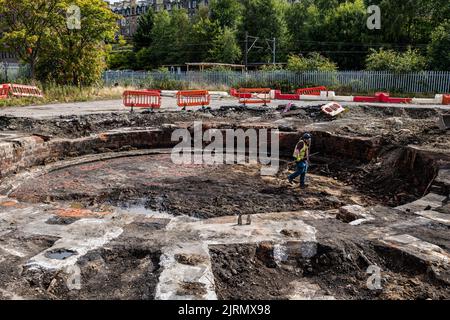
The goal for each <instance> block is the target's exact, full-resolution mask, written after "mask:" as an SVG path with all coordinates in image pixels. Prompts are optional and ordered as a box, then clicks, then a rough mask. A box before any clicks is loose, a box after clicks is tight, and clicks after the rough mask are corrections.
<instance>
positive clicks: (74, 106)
mask: <svg viewBox="0 0 450 320" xmlns="http://www.w3.org/2000/svg"><path fill="white" fill-rule="evenodd" d="M289 102H290V101H286V100H274V101H272V102H271V103H270V104H269V106H270V107H273V108H275V107H277V106H278V105H280V104H287V103H289ZM328 102H329V101H294V103H295V104H296V105H297V106H308V105H310V106H311V105H320V104H326V103H328ZM341 104H342V105H343V106H358V105H361V103H355V102H342V103H341ZM231 105H238V101H237V100H236V99H233V98H221V99H212V100H211V105H210V107H211V108H213V109H217V108H219V107H221V106H231ZM364 105H368V106H379V107H399V108H401V107H408V108H420V109H434V108H437V109H442V110H449V109H450V108H449V107H448V106H443V105H426V106H424V105H412V104H408V105H399V104H386V103H365V104H364ZM189 109H190V110H196V109H198V108H197V107H194V108H189ZM167 110H168V111H177V110H181V108H179V107H178V106H177V104H176V99H175V98H172V97H163V98H162V108H161V109H160V110H159V111H167ZM111 112H129V108H125V107H124V106H123V104H122V100H104V101H91V102H73V103H58V104H48V105H37V106H26V107H6V108H0V116H13V117H29V118H36V119H42V118H53V117H59V116H70V115H85V114H98V113H111ZM137 112H140V110H138V111H137Z"/></svg>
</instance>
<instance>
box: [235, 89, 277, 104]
mask: <svg viewBox="0 0 450 320" xmlns="http://www.w3.org/2000/svg"><path fill="white" fill-rule="evenodd" d="M270 91H271V89H270V88H240V89H239V90H238V94H239V95H240V96H243V95H246V96H245V97H244V96H243V97H241V98H239V103H241V104H243V105H244V107H245V106H246V105H247V104H262V105H263V106H267V103H270V101H271V100H270ZM248 94H250V97H248Z"/></svg>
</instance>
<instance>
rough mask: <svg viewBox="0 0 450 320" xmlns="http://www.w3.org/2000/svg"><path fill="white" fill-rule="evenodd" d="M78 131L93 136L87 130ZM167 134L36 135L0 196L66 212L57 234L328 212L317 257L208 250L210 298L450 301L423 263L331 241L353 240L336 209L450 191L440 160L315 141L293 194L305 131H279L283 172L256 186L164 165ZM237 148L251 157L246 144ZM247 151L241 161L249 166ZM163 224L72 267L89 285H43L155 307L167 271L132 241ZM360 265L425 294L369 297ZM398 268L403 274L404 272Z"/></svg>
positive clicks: (162, 129) (241, 175)
mask: <svg viewBox="0 0 450 320" xmlns="http://www.w3.org/2000/svg"><path fill="white" fill-rule="evenodd" d="M83 128H84V129H85V130H86V131H89V130H91V129H92V128H91V127H90V125H88V124H85V125H84V126H83ZM211 128H217V129H218V130H220V131H221V132H224V130H226V129H227V128H224V127H223V126H215V125H214V124H208V125H207V126H204V127H203V131H204V130H207V129H211ZM233 128H234V129H236V127H235V126H234V127H233ZM239 128H241V129H244V130H246V129H249V128H254V127H252V126H247V127H246V126H242V127H239ZM175 129H177V127H176V126H173V125H171V126H157V127H150V128H149V127H146V128H121V129H116V130H111V131H105V132H101V133H93V134H91V135H86V136H81V137H78V138H65V137H49V136H45V135H44V136H43V135H41V134H35V135H32V136H26V137H20V138H17V137H12V138H11V140H9V141H6V142H4V143H5V145H7V146H8V148H9V149H5V150H6V151H5V152H4V153H3V161H2V163H1V170H0V177H1V178H2V184H1V188H0V189H1V190H0V192H1V194H2V195H5V196H6V195H7V196H8V197H10V198H13V199H16V200H18V201H20V202H24V203H31V204H40V203H64V204H67V205H68V206H69V208H70V209H68V210H66V211H65V212H64V213H63V214H60V213H58V212H56V214H55V215H54V216H52V217H50V218H49V219H47V221H46V223H47V224H48V225H57V226H71V225H73V224H74V223H76V222H77V221H79V220H81V219H84V218H86V217H91V216H92V215H94V216H97V217H98V216H101V215H103V214H105V215H107V214H109V212H113V211H115V210H121V211H123V212H128V213H129V214H131V215H135V216H149V215H150V216H152V215H153V214H154V213H157V214H159V215H165V216H164V217H166V218H167V219H168V220H170V219H171V218H172V217H180V216H181V217H183V216H187V217H192V218H194V219H199V220H206V219H212V218H218V217H228V216H237V215H247V214H252V215H253V214H261V215H264V214H266V213H276V212H281V213H283V212H296V211H304V210H311V211H320V212H325V214H326V215H330V217H331V218H330V219H326V220H327V221H328V220H329V221H333V225H334V226H336V230H335V231H334V232H332V233H331V234H327V231H330V229H331V227H330V226H329V225H328V222H327V221H322V220H314V221H313V220H311V221H308V223H310V224H311V225H312V226H314V227H315V228H316V229H317V230H318V237H319V239H318V251H317V253H316V254H315V255H314V256H313V257H308V258H304V257H301V256H297V257H294V258H291V259H290V260H289V261H285V262H284V263H282V264H280V263H278V262H277V261H275V260H274V258H273V250H272V251H271V249H269V250H268V251H265V249H264V248H261V246H260V245H259V244H251V243H249V244H233V245H229V244H227V245H211V246H209V254H210V256H211V264H212V272H213V274H214V278H215V283H216V293H217V297H218V298H219V299H284V298H287V297H288V298H289V297H291V296H292V295H293V293H292V292H293V291H295V290H296V288H298V287H299V286H300V287H305V288H309V289H308V290H309V291H308V290H306V291H304V292H303V296H302V297H306V298H319V299H321V298H329V297H335V298H345V299H354V298H367V299H379V298H395V297H396V294H397V295H398V297H401V298H413V299H414V298H436V299H440V298H445V297H448V290H447V288H446V287H445V286H444V285H443V284H442V282H439V281H438V280H436V279H433V277H431V276H430V274H429V268H428V267H427V266H426V265H424V262H423V261H422V260H420V259H414V258H411V257H410V256H408V257H406V258H405V259H404V260H400V261H401V262H399V253H398V251H396V250H394V251H390V250H389V249H387V248H386V247H384V246H379V245H376V244H375V243H374V242H373V241H371V240H361V241H360V240H358V234H355V235H354V237H351V236H349V237H348V238H345V239H340V237H341V235H339V236H338V237H337V238H339V239H338V240H339V241H338V240H336V241H337V242H336V243H333V244H330V243H329V241H330V238H333V236H335V233H339V232H340V230H339V228H344V229H343V230H344V233H352V231H351V230H352V227H350V226H348V224H343V223H342V221H339V220H337V219H335V218H334V215H336V212H338V211H339V209H340V208H341V207H343V206H346V205H360V206H365V207H372V206H380V205H381V206H386V207H391V208H393V207H397V206H400V205H404V204H407V203H410V202H413V201H415V200H417V199H419V198H421V197H422V196H424V195H425V194H427V193H429V192H430V191H434V192H436V193H438V194H444V195H445V194H446V193H448V187H447V185H439V184H436V183H434V180H435V178H436V177H437V176H438V173H439V170H441V169H442V168H447V162H446V161H447V160H448V159H443V158H442V157H441V155H440V154H434V153H430V152H426V151H423V150H420V149H417V148H413V147H410V146H404V145H395V144H389V143H388V142H386V141H383V139H380V138H378V137H375V138H372V137H359V136H345V135H340V134H335V133H330V132H326V131H312V134H313V137H314V140H313V146H312V150H313V151H312V152H313V153H316V155H314V156H313V157H312V159H311V160H312V164H313V165H312V166H311V167H310V171H309V177H308V179H309V180H308V183H309V186H308V189H307V190H304V191H301V190H300V189H299V188H298V186H296V185H294V186H290V185H289V184H288V183H287V182H286V179H285V176H286V175H287V172H288V171H289V169H292V168H291V167H290V165H291V163H290V162H291V159H290V155H291V152H292V149H293V147H294V146H295V144H296V142H297V141H298V139H299V138H300V137H301V135H302V132H301V131H294V132H292V131H280V132H279V133H278V138H279V141H280V154H279V158H278V159H277V160H278V161H279V164H280V168H279V170H278V173H277V174H276V175H274V176H270V177H264V176H261V174H260V170H261V167H262V166H261V164H259V163H251V164H230V165H221V164H218V165H209V166H208V165H201V164H199V165H196V164H174V163H172V162H171V158H170V151H171V148H172V147H173V146H174V145H175V144H176V143H175V142H174V141H171V135H172V132H173V131H174V130H175ZM256 129H257V130H261V128H256ZM264 129H266V128H264ZM192 130H193V129H192V128H191V133H192V132H193V131H192ZM268 144H270V141H268ZM224 145H226V141H224ZM244 145H245V147H246V149H247V148H248V142H247V141H246V142H245V143H244ZM204 146H206V145H204ZM246 149H245V150H246ZM245 150H238V151H237V153H240V154H244V155H246V156H247V157H248V156H249V155H248V153H246V151H245ZM270 152H271V150H269V154H270ZM411 172H414V173H415V174H413V175H412V174H411ZM68 211H70V212H68ZM86 212H87V213H86ZM68 213H70V214H68ZM72 213H73V215H71V214H72ZM305 221H307V219H306V220H305ZM346 222H351V221H346ZM165 225H166V222H161V221H159V220H158V221H156V222H155V221H154V220H152V221H150V222H149V221H146V220H145V219H144V220H143V221H135V222H133V223H132V224H130V225H129V226H128V227H127V228H125V231H124V233H123V234H122V235H121V236H120V237H119V238H118V239H116V240H114V241H113V242H112V243H111V244H110V245H108V246H105V247H102V248H99V249H95V250H91V251H89V252H88V253H87V254H85V255H83V256H82V257H80V258H78V264H79V266H80V267H81V272H82V274H83V277H84V279H86V283H87V284H86V286H84V287H83V289H82V290H81V291H76V292H73V291H68V290H67V288H66V287H65V285H64V281H65V278H64V275H62V274H56V275H55V274H52V275H51V276H49V279H47V280H46V282H45V283H44V284H42V282H41V283H40V285H39V286H41V287H42V288H45V291H47V292H50V293H51V295H52V297H57V298H71V299H85V298H87V299H91V298H105V299H154V298H155V295H156V293H155V292H156V290H157V289H156V288H157V285H158V281H159V280H158V279H159V277H160V275H161V272H162V271H163V270H164V267H163V266H160V259H161V254H162V253H161V248H158V246H149V245H148V244H144V245H138V244H137V241H136V239H135V238H138V237H137V235H136V233H140V234H148V233H151V232H153V231H156V232H159V231H161V230H163V229H164V228H165ZM325 225H326V226H325ZM342 225H344V227H343V226H342ZM364 232H365V231H364ZM364 232H363V233H364ZM443 232H445V231H443ZM124 243H125V244H124ZM343 251H346V254H343V253H342V252H343ZM361 251H363V252H364V254H361V253H360V252H361ZM349 252H351V253H354V255H353V257H352V258H351V259H348V258H347V254H348V253H349ZM50 254H53V256H50V258H52V259H62V260H64V259H66V258H69V257H71V256H72V255H73V254H76V252H75V253H74V252H72V251H70V250H67V251H64V250H63V251H55V252H50ZM408 259H409V260H408ZM368 261H370V262H372V263H375V262H376V263H377V264H378V265H380V266H383V268H385V270H387V271H386V272H387V273H388V275H389V276H390V277H391V278H392V279H395V281H397V282H398V283H400V284H402V283H407V282H408V281H410V280H411V279H412V278H414V281H416V282H417V286H419V287H420V288H421V290H419V291H416V292H415V293H414V292H410V291H407V290H403V289H402V290H400V289H395V288H394V289H391V291H389V292H388V293H381V292H379V291H370V290H368V289H367V288H366V287H365V281H366V277H365V269H366V268H367V267H368V266H369V265H370V263H368ZM402 265H408V266H409V269H408V270H405V269H404V268H402V267H401V266H402ZM130 270H131V271H130ZM28 276H29V277H31V278H33V277H36V276H35V275H33V274H29V275H28ZM39 277H42V274H40V275H39ZM31 282H33V281H31ZM202 288H203V287H202ZM343 288H344V289H343ZM188 289H189V288H188ZM194 289H195V288H193V289H192V290H194ZM197 289H198V288H197ZM202 290H203V289H202ZM202 290H200V293H202V292H203V291H202ZM188 291H189V290H188ZM194 291H195V290H194ZM197 291H198V290H197Z"/></svg>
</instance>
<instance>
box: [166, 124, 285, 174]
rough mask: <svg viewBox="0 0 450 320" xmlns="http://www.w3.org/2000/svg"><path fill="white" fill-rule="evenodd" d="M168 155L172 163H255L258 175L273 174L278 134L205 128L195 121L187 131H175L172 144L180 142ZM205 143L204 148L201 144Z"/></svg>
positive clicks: (277, 151) (276, 131) (277, 147)
mask: <svg viewBox="0 0 450 320" xmlns="http://www.w3.org/2000/svg"><path fill="white" fill-rule="evenodd" d="M180 140H181V142H179V143H178V144H177V145H176V146H175V147H174V148H173V149H172V153H171V159H172V162H173V163H175V164H180V165H181V164H205V165H218V164H256V163H260V164H261V165H262V167H261V175H264V176H267V175H276V174H277V173H278V169H279V131H278V130H275V129H258V130H256V129H247V130H245V131H244V130H243V129H223V130H220V129H208V130H205V131H203V123H202V122H201V121H195V122H194V126H193V135H192V134H191V130H189V129H177V130H175V131H173V133H172V141H173V142H176V141H180ZM205 144H207V145H205Z"/></svg>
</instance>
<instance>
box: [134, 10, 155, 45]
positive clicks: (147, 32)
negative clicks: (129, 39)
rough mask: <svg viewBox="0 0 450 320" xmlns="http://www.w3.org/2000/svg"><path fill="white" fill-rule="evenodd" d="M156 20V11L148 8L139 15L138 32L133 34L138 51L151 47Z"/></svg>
mask: <svg viewBox="0 0 450 320" xmlns="http://www.w3.org/2000/svg"><path fill="white" fill-rule="evenodd" d="M154 22H155V13H154V12H153V10H148V11H147V12H146V13H145V14H144V15H142V16H141V17H139V20H138V25H137V28H136V32H135V34H134V35H133V43H134V47H135V49H136V51H139V50H140V49H142V48H145V47H149V46H150V45H151V44H152V36H151V31H152V29H153V26H154Z"/></svg>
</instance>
